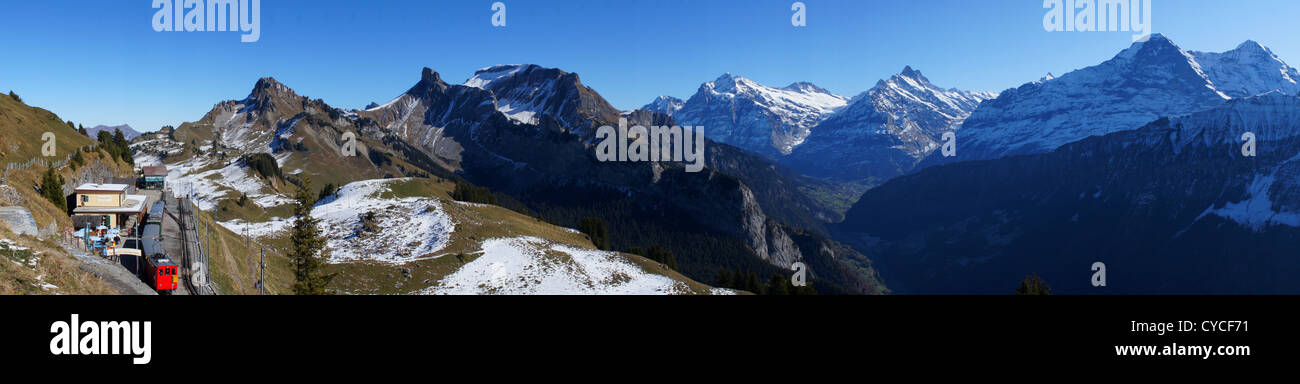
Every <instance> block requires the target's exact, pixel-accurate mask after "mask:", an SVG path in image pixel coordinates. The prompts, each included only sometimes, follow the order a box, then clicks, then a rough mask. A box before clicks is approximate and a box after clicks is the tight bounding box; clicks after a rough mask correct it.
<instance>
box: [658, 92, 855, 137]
mask: <svg viewBox="0 0 1300 384" xmlns="http://www.w3.org/2000/svg"><path fill="white" fill-rule="evenodd" d="M656 102H658V101H656ZM651 104H652V105H653V104H655V103H651ZM847 104H848V98H846V97H843V96H840V95H836V94H834V93H831V92H830V91H827V90H825V89H823V88H821V87H818V86H816V85H813V84H811V83H807V82H797V83H794V84H791V85H789V86H786V87H784V88H773V87H768V86H765V85H763V84H760V83H758V82H756V81H753V80H750V79H748V78H745V77H742V76H737V75H733V74H731V73H726V74H723V75H722V76H719V77H718V78H717V79H715V80H713V81H711V82H707V83H704V84H702V85H700V88H699V91H697V92H696V93H695V96H692V97H691V98H690V99H689V100H687V101H686V102H685V103H684V104H683V105H682V107H681V108H679V110H677V111H676V112H675V113H673V114H672V116H673V117H674V118H675V119H676V120H677V122H679V123H681V124H683V125H692V126H703V127H704V133H705V134H706V135H708V136H709V137H710V138H712V139H714V140H717V141H720V142H723V143H727V144H731V145H735V146H738V147H741V148H744V149H747V150H750V151H754V152H758V153H761V154H764V155H768V156H772V157H779V156H783V155H787V154H789V153H790V152H791V151H793V150H794V148H795V147H797V146H799V145H800V144H802V143H803V141H804V139H805V138H807V137H808V134H809V133H811V128H812V127H813V126H815V125H817V124H818V123H820V122H821V121H823V120H825V118H826V117H828V116H830V115H831V114H833V113H835V112H836V111H838V110H839V109H840V108H843V107H844V106H845V105H847ZM660 112H662V110H661V111H660Z"/></svg>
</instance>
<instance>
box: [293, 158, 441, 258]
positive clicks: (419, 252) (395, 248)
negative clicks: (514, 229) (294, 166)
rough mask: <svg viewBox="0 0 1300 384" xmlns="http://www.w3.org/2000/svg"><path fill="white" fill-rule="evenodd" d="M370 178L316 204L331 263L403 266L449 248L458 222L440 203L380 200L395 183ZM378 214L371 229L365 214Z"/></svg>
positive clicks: (415, 199) (315, 214) (416, 199)
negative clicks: (381, 195)
mask: <svg viewBox="0 0 1300 384" xmlns="http://www.w3.org/2000/svg"><path fill="white" fill-rule="evenodd" d="M403 180H406V179H389V180H367V181H359V182H355V183H352V184H348V185H345V186H343V188H341V189H339V192H338V194H337V195H336V196H335V197H331V198H327V200H325V201H322V202H321V203H318V204H317V205H316V207H315V208H313V209H312V217H315V218H317V219H320V220H321V222H320V229H321V234H322V235H323V236H324V237H325V239H326V246H325V248H326V252H327V253H329V259H328V260H329V262H330V263H346V262H353V261H378V262H383V263H393V264H405V263H408V262H412V261H416V260H420V259H427V258H431V257H435V256H436V255H435V253H436V252H438V251H441V250H442V249H443V248H444V247H446V246H447V242H448V240H449V239H450V238H451V233H452V232H454V231H455V224H453V223H452V221H451V216H449V215H447V213H446V211H444V210H443V207H442V202H441V201H440V200H438V199H436V198H431V197H410V198H401V199H380V198H379V194H381V193H383V192H387V191H388V190H389V189H388V186H389V184H390V183H391V182H397V181H403ZM367 213H374V214H375V218H374V221H373V229H374V230H373V231H367V230H366V229H365V226H364V225H363V223H362V220H361V218H362V215H364V214H367Z"/></svg>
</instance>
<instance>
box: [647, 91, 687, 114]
mask: <svg viewBox="0 0 1300 384" xmlns="http://www.w3.org/2000/svg"><path fill="white" fill-rule="evenodd" d="M685 105H686V102H685V101H682V99H678V98H676V97H672V96H667V95H664V96H659V97H657V98H655V101H652V102H650V104H646V105H645V106H644V107H641V109H643V110H646V111H651V112H658V113H662V114H665V115H668V116H672V115H674V114H676V113H677V111H680V110H681V109H682V107H684V106H685Z"/></svg>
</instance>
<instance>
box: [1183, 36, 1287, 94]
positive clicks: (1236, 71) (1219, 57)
mask: <svg viewBox="0 0 1300 384" xmlns="http://www.w3.org/2000/svg"><path fill="white" fill-rule="evenodd" d="M1191 55H1192V56H1193V57H1195V59H1196V61H1197V63H1199V64H1200V66H1201V68H1203V69H1204V71H1205V72H1206V74H1207V75H1208V76H1209V77H1210V78H1211V79H1212V80H1213V81H1214V84H1215V87H1216V88H1217V89H1218V90H1219V91H1221V92H1223V93H1224V94H1226V95H1228V96H1229V97H1234V98H1237V97H1249V96H1254V95H1259V94H1264V93H1268V92H1271V91H1282V92H1285V93H1292V94H1294V93H1296V92H1300V72H1297V71H1296V69H1295V68H1293V67H1291V66H1289V65H1287V64H1286V62H1284V61H1282V59H1281V58H1279V57H1278V56H1277V55H1276V54H1273V51H1272V50H1270V49H1268V48H1267V47H1265V46H1263V45H1261V44H1259V43H1258V42H1255V41H1253V40H1247V41H1246V42H1244V43H1241V44H1240V45H1238V46H1237V48H1235V49H1233V50H1230V51H1227V52H1222V53H1213V52H1191Z"/></svg>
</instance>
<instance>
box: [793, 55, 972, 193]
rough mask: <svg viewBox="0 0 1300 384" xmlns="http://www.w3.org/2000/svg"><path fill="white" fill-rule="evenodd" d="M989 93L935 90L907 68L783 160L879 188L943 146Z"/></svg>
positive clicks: (862, 96) (863, 96)
mask: <svg viewBox="0 0 1300 384" xmlns="http://www.w3.org/2000/svg"><path fill="white" fill-rule="evenodd" d="M996 96H997V95H996V94H993V93H988V92H967V91H962V90H957V89H945V88H940V87H938V86H936V85H934V84H933V83H931V82H930V80H929V79H927V78H926V77H925V76H924V75H922V74H921V72H920V71H917V70H914V69H912V67H910V66H908V67H906V68H904V69H903V71H902V72H900V73H899V74H897V75H894V76H892V77H890V78H889V79H886V80H881V81H880V82H878V83H877V84H876V86H875V87H873V88H872V89H871V90H868V91H867V92H863V93H862V94H860V95H858V96H857V97H854V98H853V100H852V101H850V102H849V105H848V106H847V107H845V108H843V109H840V110H839V112H838V113H836V114H834V115H832V116H830V118H828V119H826V121H824V122H822V123H821V124H818V125H817V126H816V127H815V128H813V130H812V134H811V135H810V136H809V137H808V140H807V141H806V142H805V143H804V144H803V145H802V146H800V147H797V148H795V150H794V152H793V153H792V154H791V155H790V156H789V157H788V158H785V159H783V160H784V161H785V162H786V163H787V164H790V165H791V166H792V167H794V168H795V169H797V170H799V171H801V172H803V173H805V174H807V175H810V176H815V177H824V178H831V179H836V180H842V181H849V182H855V183H863V184H878V183H879V182H881V181H883V180H887V179H889V178H892V177H894V176H898V175H901V174H903V173H905V172H907V171H910V170H911V168H912V167H913V166H914V165H915V164H916V163H917V162H918V161H920V160H921V159H923V158H925V157H926V156H928V155H929V154H930V153H932V152H934V151H935V150H937V149H938V148H939V146H940V145H941V144H942V143H941V142H940V139H941V137H942V135H943V133H944V132H951V131H954V130H956V129H957V127H958V126H960V125H961V123H962V121H964V120H965V119H966V118H967V117H968V116H970V114H971V112H972V111H974V110H975V109H976V107H978V106H979V105H980V103H981V102H983V101H985V100H989V99H992V98H994V97H996Z"/></svg>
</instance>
